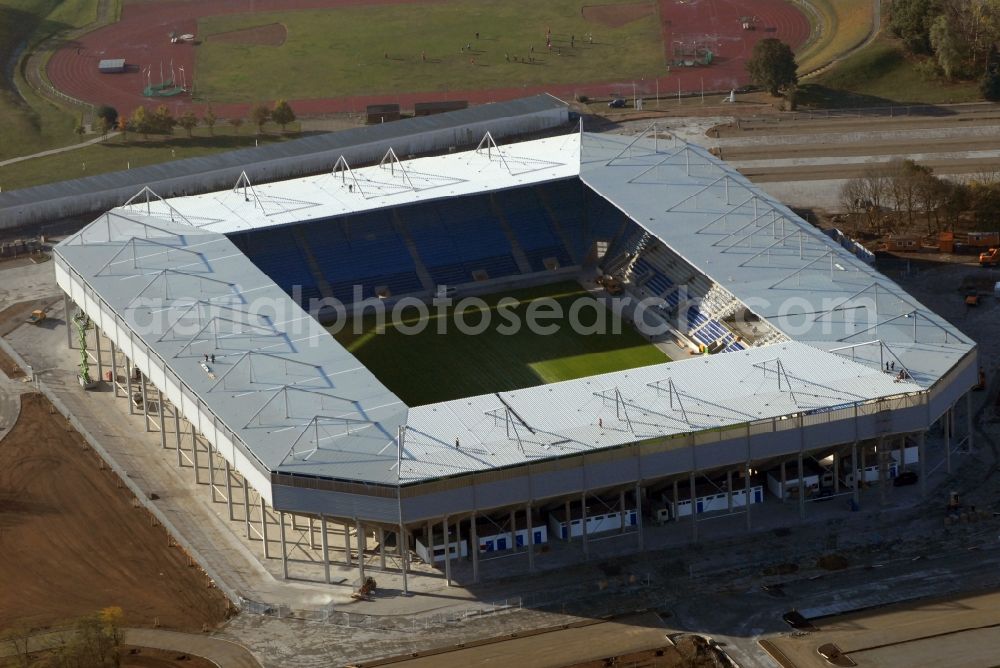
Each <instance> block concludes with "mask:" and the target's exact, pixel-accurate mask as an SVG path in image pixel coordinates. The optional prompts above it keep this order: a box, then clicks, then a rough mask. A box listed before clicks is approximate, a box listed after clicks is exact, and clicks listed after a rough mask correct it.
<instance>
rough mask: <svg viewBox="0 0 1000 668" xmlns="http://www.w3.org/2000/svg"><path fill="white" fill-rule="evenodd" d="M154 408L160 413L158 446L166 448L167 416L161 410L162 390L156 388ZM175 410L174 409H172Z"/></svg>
mask: <svg viewBox="0 0 1000 668" xmlns="http://www.w3.org/2000/svg"><path fill="white" fill-rule="evenodd" d="M156 409H157V411H158V412H159V414H160V448H162V449H163V450H166V449H167V425H166V419H167V416H166V415H165V414H164V413H165V411H164V410H163V390H161V389H160V388H156ZM174 410H176V409H174Z"/></svg>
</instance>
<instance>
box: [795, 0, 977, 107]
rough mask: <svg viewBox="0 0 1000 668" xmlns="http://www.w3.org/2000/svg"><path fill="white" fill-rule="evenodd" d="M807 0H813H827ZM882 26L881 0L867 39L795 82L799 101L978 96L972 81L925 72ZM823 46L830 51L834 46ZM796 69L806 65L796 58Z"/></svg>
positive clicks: (822, 103) (876, 102) (882, 102)
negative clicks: (874, 32)
mask: <svg viewBox="0 0 1000 668" xmlns="http://www.w3.org/2000/svg"><path fill="white" fill-rule="evenodd" d="M812 1H813V2H814V3H817V4H818V2H828V1H830V0H812ZM853 1H854V0H844V2H843V4H844V6H845V7H846V6H847V3H848V2H853ZM838 6H839V5H838ZM838 11H839V10H838ZM888 26H889V11H888V6H887V4H886V3H883V7H882V17H881V30H880V32H879V34H878V36H876V37H875V39H874V40H873V41H872V42H871V44H869V45H867V46H866V47H865V48H863V49H860V50H858V51H857V52H855V53H853V54H851V55H849V56H847V57H846V58H844V59H843V60H842V61H840V62H838V63H836V64H835V65H834V66H833V67H831V68H830V69H828V70H826V71H824V72H821V73H820V74H818V75H816V76H815V77H811V78H809V79H806V80H805V81H804V82H803V83H802V85H801V86H800V87H799V104H800V105H803V106H808V107H819V108H834V107H863V106H889V105H898V104H944V103H957V102H974V101H977V100H981V99H982V95H981V94H980V92H979V86H978V82H975V81H971V82H970V81H963V82H951V81H947V80H945V79H943V78H942V77H939V76H935V75H933V74H927V68H922V67H921V59H919V58H916V57H914V56H912V55H910V54H908V53H907V52H906V49H905V47H904V46H903V43H902V41H901V40H899V39H896V38H895V37H893V36H892V35H891V33H890V32H889V28H888ZM845 43H846V42H845ZM828 52H829V53H831V54H832V53H834V50H832V49H831V50H829V51H828ZM810 58H811V56H810ZM810 62H816V61H810ZM799 71H800V72H805V71H806V68H805V67H803V61H800V64H799Z"/></svg>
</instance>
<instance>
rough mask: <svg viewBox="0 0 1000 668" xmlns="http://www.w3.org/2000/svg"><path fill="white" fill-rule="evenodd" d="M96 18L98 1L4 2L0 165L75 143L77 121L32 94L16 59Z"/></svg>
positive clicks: (0, 18) (0, 3)
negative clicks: (20, 54) (54, 36)
mask: <svg viewBox="0 0 1000 668" xmlns="http://www.w3.org/2000/svg"><path fill="white" fill-rule="evenodd" d="M96 18H97V0H64V1H60V0H0V66H2V68H3V69H2V71H0V72H2V73H0V119H2V120H3V122H2V123H0V160H3V159H6V158H12V157H15V156H19V155H27V154H31V153H35V152H38V151H44V150H46V149H50V148H54V147H56V146H62V145H65V144H71V143H73V141H75V139H76V135H75V134H74V129H75V128H76V126H77V125H79V118H78V117H77V116H76V114H73V113H70V112H68V111H66V110H65V109H62V108H60V107H57V106H55V105H53V104H52V103H51V102H48V101H47V100H44V99H42V98H40V97H39V96H37V95H36V94H35V93H34V92H32V91H31V89H30V87H29V86H28V84H27V82H26V81H25V80H24V76H23V75H22V73H21V71H20V67H19V65H20V62H21V61H20V59H19V58H18V54H19V53H22V49H24V48H31V47H33V46H35V45H37V44H38V43H39V42H41V41H42V40H43V39H45V38H46V37H49V36H50V35H54V34H59V33H64V32H66V31H70V30H73V29H75V28H80V27H82V26H85V25H87V24H89V23H92V22H93V21H94V20H95V19H96ZM15 82H16V87H15ZM18 91H20V92H18Z"/></svg>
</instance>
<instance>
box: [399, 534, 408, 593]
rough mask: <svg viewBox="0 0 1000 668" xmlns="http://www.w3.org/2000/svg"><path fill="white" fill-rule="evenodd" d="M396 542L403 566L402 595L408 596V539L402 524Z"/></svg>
mask: <svg viewBox="0 0 1000 668" xmlns="http://www.w3.org/2000/svg"><path fill="white" fill-rule="evenodd" d="M396 542H397V543H398V544H399V559H400V561H402V566H403V595H404V596H409V595H410V579H409V575H408V573H409V570H410V549H409V545H408V544H407V543H408V539H407V537H406V527H405V526H403V523H402V522H400V524H399V536H398V538H397V539H396Z"/></svg>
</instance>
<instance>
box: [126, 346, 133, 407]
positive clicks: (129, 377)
mask: <svg viewBox="0 0 1000 668" xmlns="http://www.w3.org/2000/svg"><path fill="white" fill-rule="evenodd" d="M133 369H134V367H133V366H132V360H130V359H129V358H128V357H126V358H125V393H126V396H127V398H128V414H129V415H135V404H133V403H132V373H133Z"/></svg>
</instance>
